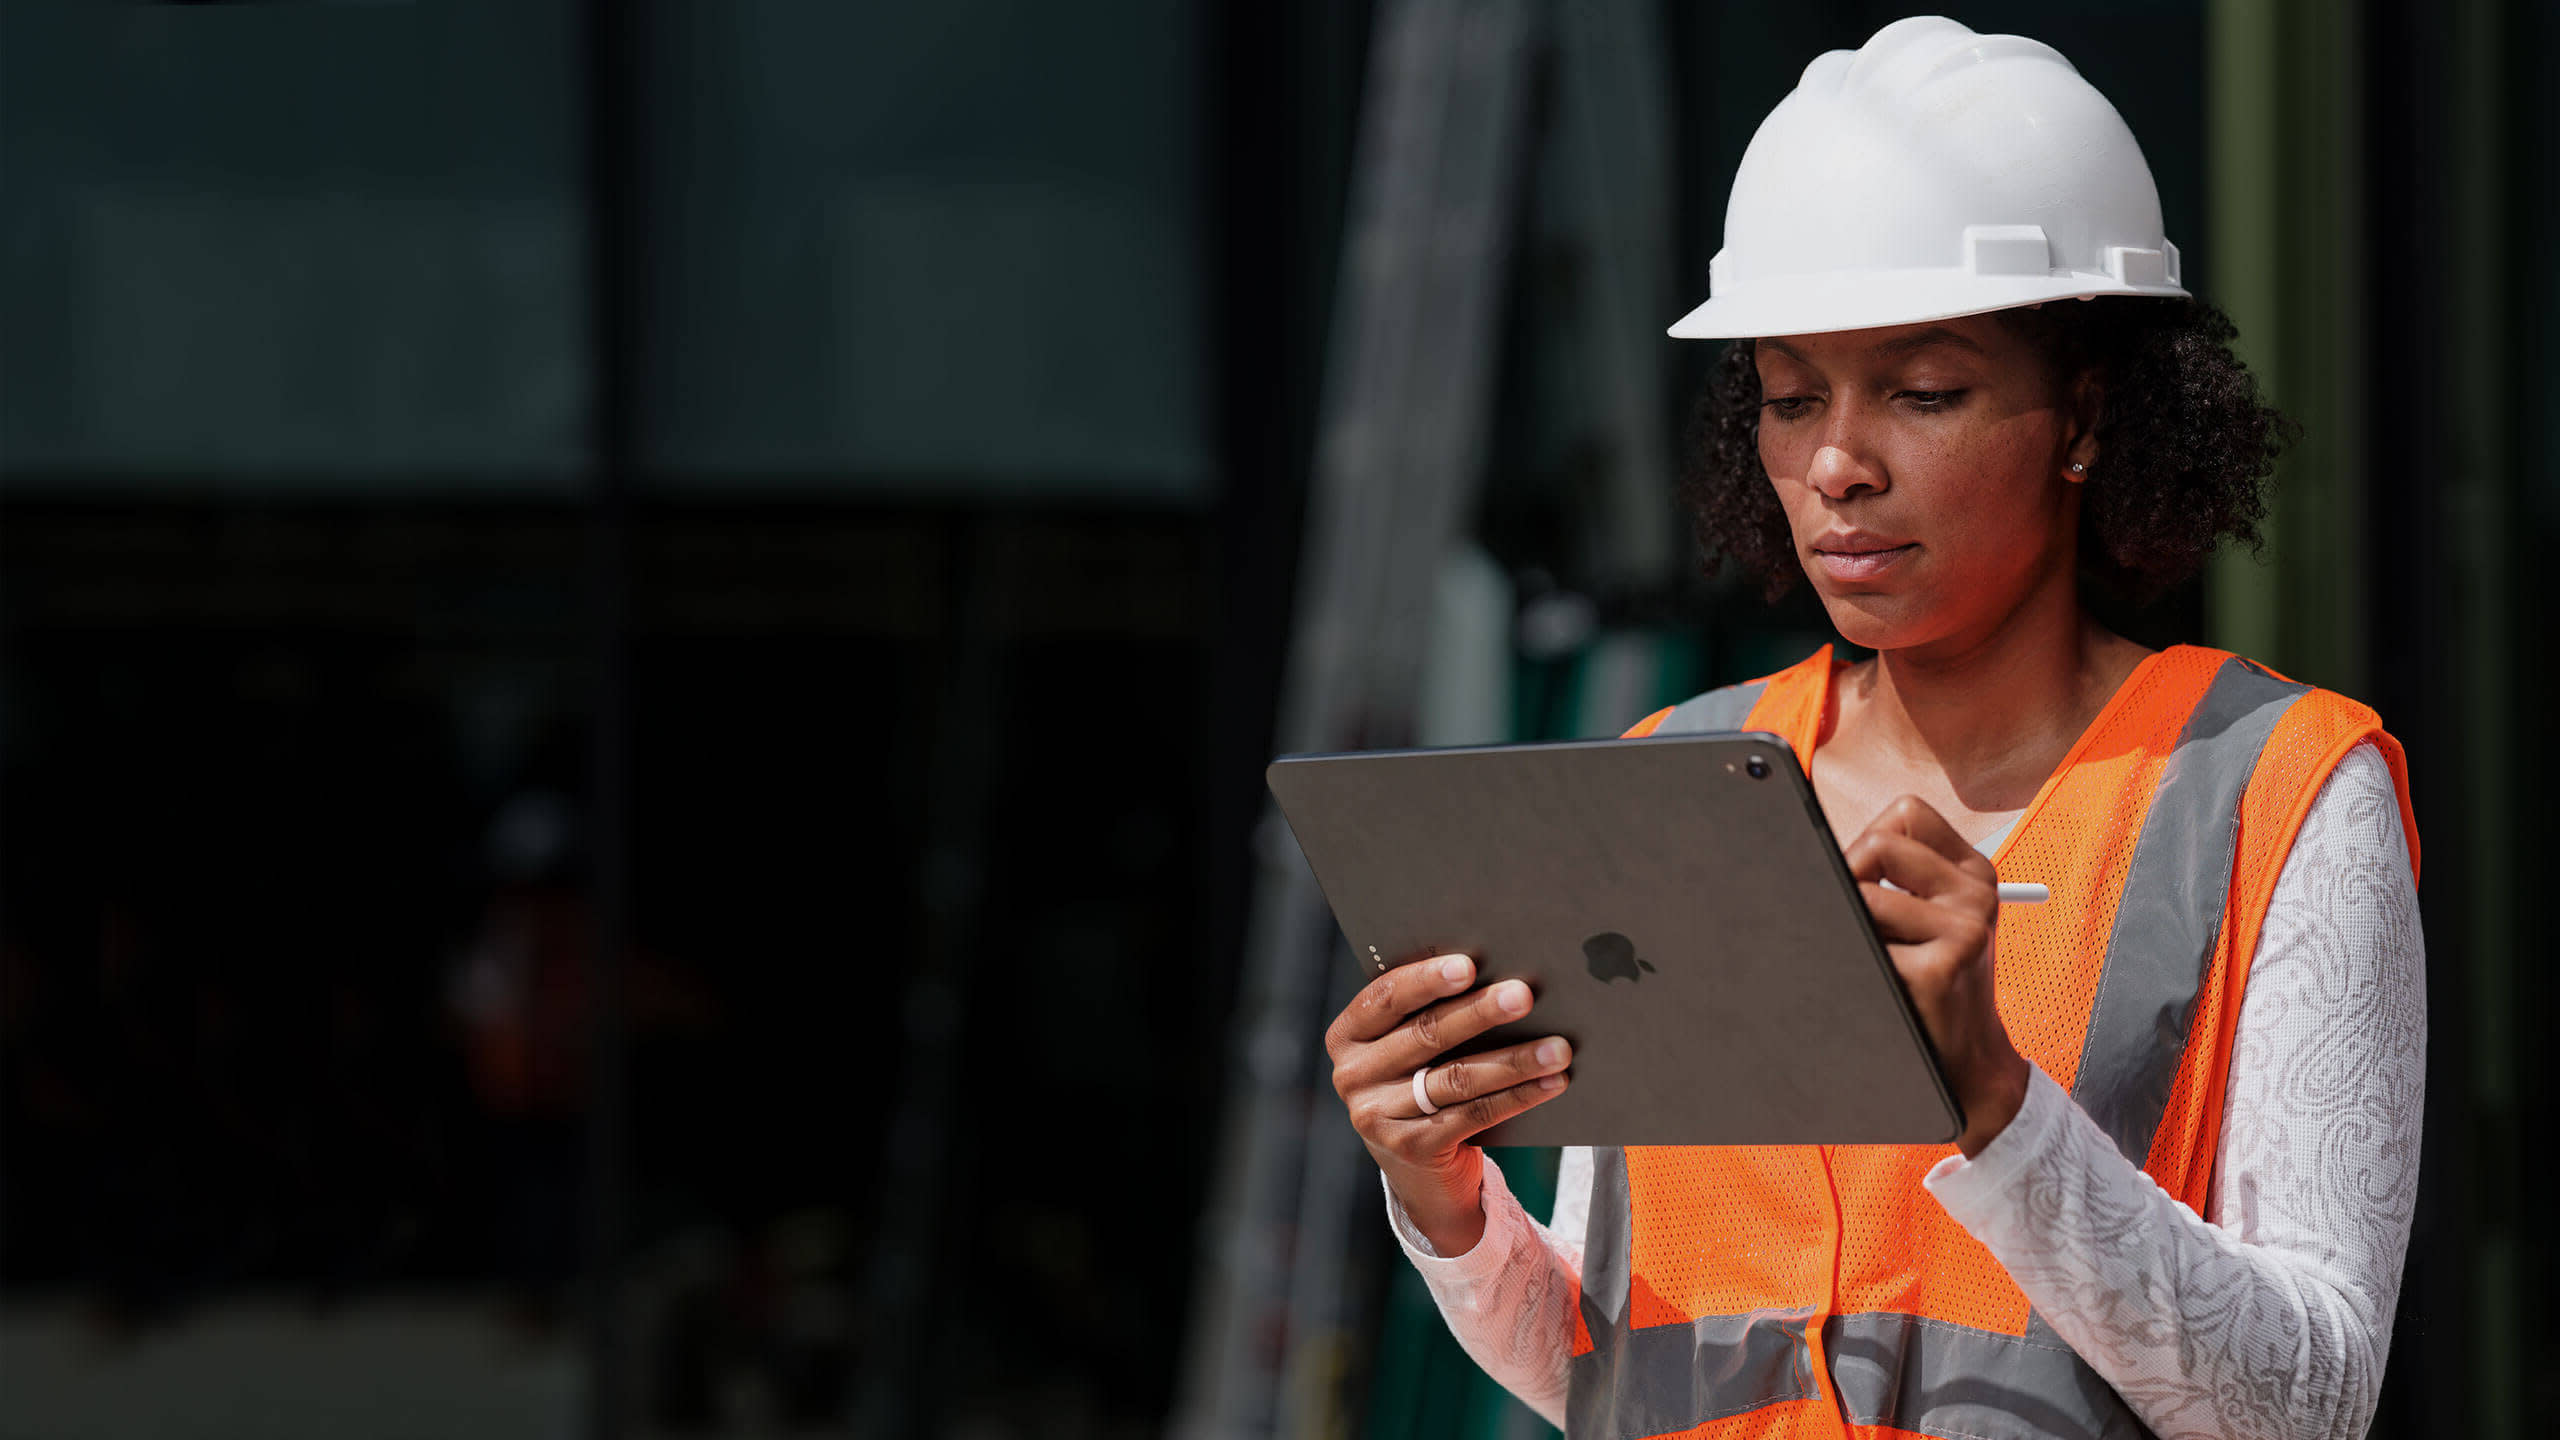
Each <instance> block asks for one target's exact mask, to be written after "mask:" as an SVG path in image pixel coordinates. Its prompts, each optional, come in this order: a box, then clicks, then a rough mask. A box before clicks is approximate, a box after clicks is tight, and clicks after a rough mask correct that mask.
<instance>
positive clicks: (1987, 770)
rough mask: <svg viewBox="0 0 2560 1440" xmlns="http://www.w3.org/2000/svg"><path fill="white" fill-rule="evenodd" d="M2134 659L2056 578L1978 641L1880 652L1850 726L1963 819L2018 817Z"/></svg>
mask: <svg viewBox="0 0 2560 1440" xmlns="http://www.w3.org/2000/svg"><path fill="white" fill-rule="evenodd" d="M2142 654H2143V652H2142V650H2141V647H2139V646H2136V645H2134V644H2133V643H2132V642H2131V641H2128V640H2125V639H2123V638H2122V637H2120V636H2117V635H2114V634H2111V633H2110V632H2108V631H2107V630H2106V629H2104V628H2103V627H2101V626H2100V625H2098V624H2097V622H2096V621H2095V620H2093V619H2092V618H2090V616H2089V614H2088V612H2087V611H2085V610H2084V609H2083V608H2082V607H2081V605H2080V600H2079V595H2078V592H2077V587H2076V585H2075V584H2074V583H2071V582H2070V579H2069V577H2067V576H2066V577H2064V580H2063V583H2058V584H2049V585H2043V586H2039V587H2037V591H2036V593H2035V594H2033V595H2031V596H2030V597H2029V599H2028V600H2027V602H2026V603H2024V604H2022V605H2020V606H2019V607H2018V608H2017V609H2016V610H2014V611H2012V612H2011V613H2009V614H2008V615H2006V616H2003V617H2002V618H2001V619H1999V620H1998V621H1996V622H1995V623H1993V624H1992V625H1990V626H1988V627H1987V628H1984V629H1982V630H1980V631H1978V632H1976V633H1972V634H1968V635H1962V636H1954V637H1949V638H1948V639H1946V640H1943V641H1938V642H1934V643H1931V644H1927V645H1918V646H1913V647H1911V648H1909V649H1901V650H1886V651H1881V652H1879V653H1878V655H1877V657H1876V663H1875V664H1874V665H1872V666H1869V667H1867V671H1866V674H1865V675H1864V677H1862V678H1863V683H1862V684H1860V685H1859V686H1858V687H1857V688H1858V690H1859V691H1860V692H1861V693H1860V694H1859V695H1858V697H1857V698H1858V709H1859V711H1860V714H1859V716H1858V720H1859V723H1860V727H1861V728H1863V729H1865V730H1867V732H1868V734H1867V737H1866V738H1867V739H1868V741H1869V742H1870V743H1873V744H1876V745H1878V746H1880V747H1882V748H1884V749H1886V750H1889V751H1892V752H1895V753H1897V754H1898V755H1900V756H1901V757H1902V758H1903V760H1904V761H1905V762H1906V763H1908V764H1912V765H1915V766H1927V767H1928V768H1932V769H1936V770H1938V771H1940V772H1942V773H1943V774H1945V776H1946V777H1947V782H1948V784H1949V785H1950V786H1951V787H1952V788H1953V789H1954V790H1955V792H1956V793H1957V794H1958V795H1959V796H1961V797H1963V798H1964V800H1965V803H1967V804H1968V805H1970V806H1972V807H1973V808H1975V809H1977V810H1984V811H1997V810H2013V809H2018V808H2021V807H2023V806H2024V805H2026V803H2027V802H2028V801H2029V800H2031V799H2033V798H2034V796H2035V792H2036V790H2037V788H2038V787H2040V786H2041V785H2042V784H2043V783H2044V779H2045V777H2046V776H2048V775H2050V774H2052V773H2053V771H2054V769H2055V768H2056V767H2057V766H2059V765H2060V764H2061V763H2062V758H2063V756H2064V755H2066V754H2068V753H2069V752H2070V749H2071V746H2072V744H2073V743H2074V742H2075V741H2077V740H2078V739H2079V737H2080V733H2081V732H2082V731H2083V730H2085V729H2087V728H2088V725H2089V722H2090V721H2092V720H2094V719H2096V718H2097V714H2098V712H2099V711H2100V710H2102V709H2104V708H2105V706H2106V703H2107V700H2108V698H2109V697H2110V696H2112V695H2113V694H2114V693H2115V691H2116V687H2117V686H2118V685H2119V684H2121V683H2122V682H2123V680H2124V678H2125V676H2126V675H2128V674H2130V673H2131V672H2132V670H2133V667H2134V666H2135V665H2136V664H2138V663H2139V662H2140V660H2141V657H2142ZM1843 718H1844V719H1846V718H1847V717H1846V715H1845V713H1844V716H1843Z"/></svg>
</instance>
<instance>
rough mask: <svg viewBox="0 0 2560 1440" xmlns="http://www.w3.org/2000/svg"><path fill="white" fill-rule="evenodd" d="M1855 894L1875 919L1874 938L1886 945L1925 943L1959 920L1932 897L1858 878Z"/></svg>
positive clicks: (1946, 931)
mask: <svg viewBox="0 0 2560 1440" xmlns="http://www.w3.org/2000/svg"><path fill="white" fill-rule="evenodd" d="M1858 894H1859V895H1860V896H1862V897H1864V898H1865V900H1866V902H1867V916H1868V918H1869V919H1871V920H1873V921H1875V926H1876V938H1877V939H1879V940H1882V941H1883V942H1885V943H1886V944H1887V945H1926V944H1928V943H1929V942H1930V941H1932V940H1939V939H1943V938H1945V937H1946V936H1947V935H1948V934H1949V933H1951V932H1952V931H1953V929H1954V928H1955V925H1956V924H1957V923H1958V922H1959V921H1960V920H1961V919H1962V917H1961V916H1959V915H1957V914H1955V913H1953V912H1951V911H1949V910H1948V908H1947V907H1946V906H1944V905H1941V904H1939V903H1938V902H1936V901H1934V900H1925V899H1922V898H1921V897H1920V896H1917V895H1909V894H1905V893H1903V892H1902V891H1900V890H1887V889H1885V888H1884V887H1883V886H1881V885H1878V884H1876V883H1875V882H1873V881H1861V882H1860V883H1859V885H1858Z"/></svg>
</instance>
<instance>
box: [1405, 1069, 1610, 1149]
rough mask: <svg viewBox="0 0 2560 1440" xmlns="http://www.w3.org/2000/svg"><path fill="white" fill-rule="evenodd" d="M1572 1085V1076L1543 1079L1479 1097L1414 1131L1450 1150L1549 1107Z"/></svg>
mask: <svg viewBox="0 0 2560 1440" xmlns="http://www.w3.org/2000/svg"><path fill="white" fill-rule="evenodd" d="M1572 1083H1573V1077H1572V1076H1570V1075H1564V1074H1556V1075H1541V1076H1539V1077H1538V1078H1537V1079H1535V1080H1524V1081H1522V1082H1521V1083H1519V1084H1517V1085H1514V1086H1511V1087H1510V1088H1509V1089H1505V1090H1496V1091H1494V1092H1493V1093H1491V1094H1489V1095H1478V1096H1476V1097H1475V1098H1474V1099H1472V1100H1468V1101H1465V1102H1462V1103H1460V1104H1458V1105H1454V1106H1451V1107H1449V1108H1448V1109H1445V1110H1442V1111H1441V1112H1440V1113H1439V1114H1437V1115H1430V1116H1426V1117H1424V1118H1423V1119H1420V1120H1417V1121H1415V1122H1414V1127H1415V1128H1416V1129H1417V1130H1427V1131H1428V1142H1429V1144H1430V1146H1431V1147H1432V1148H1434V1149H1442V1148H1446V1147H1448V1146H1451V1145H1455V1144H1458V1143H1459V1142H1460V1141H1463V1140H1465V1139H1466V1138H1467V1137H1468V1136H1470V1135H1474V1134H1476V1133H1478V1132H1479V1131H1484V1130H1490V1129H1492V1128H1493V1127H1494V1126H1496V1125H1499V1124H1501V1123H1502V1122H1503V1121H1505V1120H1508V1119H1510V1118H1511V1117H1512V1116H1514V1115H1517V1114H1519V1113H1520V1112H1521V1111H1523V1110H1529V1109H1534V1108H1536V1107H1537V1106H1540V1105H1544V1104H1546V1103H1547V1102H1548V1101H1550V1100H1553V1099H1554V1098H1556V1097H1557V1096H1559V1095H1561V1094H1563V1093H1564V1092H1565V1090H1566V1088H1567V1087H1568V1086H1570V1085H1571V1084H1572Z"/></svg>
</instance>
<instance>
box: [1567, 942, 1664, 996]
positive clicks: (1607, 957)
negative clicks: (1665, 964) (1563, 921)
mask: <svg viewBox="0 0 2560 1440" xmlns="http://www.w3.org/2000/svg"><path fill="white" fill-rule="evenodd" d="M1582 961H1583V963H1584V964H1585V965H1587V966H1589V967H1590V969H1591V978H1592V979H1594V980H1597V981H1599V982H1601V983H1602V984H1604V985H1605V984H1607V983H1609V982H1610V981H1612V980H1641V979H1643V978H1644V976H1643V974H1642V973H1641V972H1643V971H1647V970H1651V969H1652V968H1653V962H1652V961H1650V960H1640V959H1638V958H1636V942H1634V941H1633V940H1630V939H1628V938H1627V937H1626V936H1624V935H1621V934H1619V933H1618V932H1617V931H1615V930H1603V931H1601V932H1600V933H1599V934H1597V935H1594V936H1592V937H1591V938H1590V939H1588V940H1585V941H1583V942H1582Z"/></svg>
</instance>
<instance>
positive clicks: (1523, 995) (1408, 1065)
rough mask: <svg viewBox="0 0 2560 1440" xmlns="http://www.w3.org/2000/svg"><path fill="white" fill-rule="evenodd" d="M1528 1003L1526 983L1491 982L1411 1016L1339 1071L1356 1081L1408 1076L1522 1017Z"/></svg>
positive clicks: (1529, 998) (1529, 1004)
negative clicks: (1351, 1074)
mask: <svg viewBox="0 0 2560 1440" xmlns="http://www.w3.org/2000/svg"><path fill="white" fill-rule="evenodd" d="M1533 1003H1534V1002H1533V1000H1532V997H1531V996H1530V994H1529V986H1528V983H1527V982H1526V981H1522V980H1500V981H1496V982H1495V983H1493V984H1491V985H1487V986H1486V987H1484V988H1483V989H1481V990H1478V991H1475V992H1473V993H1472V994H1467V995H1460V996H1457V997H1455V998H1454V999H1449V1000H1443V1001H1441V1002H1440V1003H1439V1004H1437V1005H1433V1006H1431V1007H1429V1008H1427V1009H1424V1010H1420V1011H1417V1012H1415V1014H1414V1015H1413V1017H1412V1018H1411V1019H1409V1020H1407V1021H1405V1023H1404V1024H1402V1025H1399V1026H1397V1027H1396V1028H1395V1029H1394V1030H1392V1031H1390V1032H1389V1033H1388V1034H1386V1035H1385V1036H1383V1037H1381V1038H1380V1039H1379V1040H1378V1041H1377V1043H1375V1044H1373V1045H1370V1046H1368V1047H1367V1048H1366V1050H1365V1051H1364V1052H1363V1053H1362V1054H1360V1055H1358V1056H1355V1057H1349V1060H1348V1064H1347V1065H1346V1066H1345V1068H1346V1069H1349V1070H1352V1071H1353V1072H1355V1073H1357V1074H1360V1075H1376V1076H1379V1077H1386V1076H1395V1075H1410V1074H1412V1073H1413V1072H1414V1071H1416V1070H1418V1069H1420V1068H1422V1067H1423V1066H1425V1065H1428V1064H1431V1063H1432V1062H1433V1061H1435V1060H1437V1059H1439V1058H1440V1056H1441V1055H1442V1054H1444V1053H1446V1052H1447V1051H1448V1050H1450V1049H1451V1048H1453V1047H1455V1046H1459V1045H1464V1044H1466V1043H1467V1042H1468V1041H1470V1040H1473V1039H1474V1038H1476V1037H1477V1036H1479V1035H1481V1034H1483V1033H1484V1032H1486V1031H1487V1030H1490V1029H1492V1028H1493V1027H1494V1026H1496V1025H1508V1024H1510V1023H1511V1022H1512V1021H1514V1020H1517V1019H1519V1018H1520V1017H1522V1016H1524V1015H1526V1014H1528V1013H1529V1010H1530V1007H1531V1005H1532V1004H1533Z"/></svg>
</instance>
